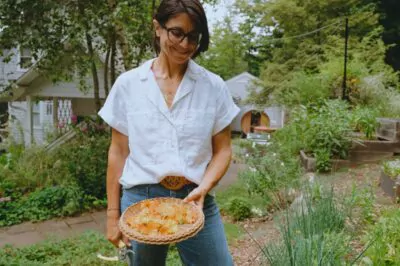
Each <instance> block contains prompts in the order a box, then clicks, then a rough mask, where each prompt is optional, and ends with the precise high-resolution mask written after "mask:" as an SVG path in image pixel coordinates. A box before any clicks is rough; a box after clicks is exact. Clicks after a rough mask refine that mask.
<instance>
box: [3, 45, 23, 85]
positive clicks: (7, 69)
mask: <svg viewBox="0 0 400 266" xmlns="http://www.w3.org/2000/svg"><path fill="white" fill-rule="evenodd" d="M3 53H4V55H3V56H2V57H0V84H1V85H2V86H1V87H2V88H0V91H1V90H3V88H4V86H5V85H7V84H8V83H9V81H10V80H16V79H18V78H19V77H20V76H21V75H22V74H24V72H25V71H24V70H21V69H20V67H19V57H18V56H17V53H18V50H17V49H11V50H3ZM10 53H13V54H14V55H13V56H12V57H11V60H10V61H9V62H7V63H5V62H3V60H4V58H5V57H6V56H7V55H9V54H10Z"/></svg>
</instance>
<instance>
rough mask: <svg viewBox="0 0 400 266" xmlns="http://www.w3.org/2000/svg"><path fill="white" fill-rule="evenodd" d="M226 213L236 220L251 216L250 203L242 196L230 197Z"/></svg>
mask: <svg viewBox="0 0 400 266" xmlns="http://www.w3.org/2000/svg"><path fill="white" fill-rule="evenodd" d="M227 210H228V214H229V215H230V216H231V217H232V218H233V219H235V220H236V221H241V220H244V219H246V218H249V217H250V216H251V205H250V203H249V202H248V201H247V200H245V199H243V198H239V197H236V198H232V199H230V201H229V203H228V209H227Z"/></svg>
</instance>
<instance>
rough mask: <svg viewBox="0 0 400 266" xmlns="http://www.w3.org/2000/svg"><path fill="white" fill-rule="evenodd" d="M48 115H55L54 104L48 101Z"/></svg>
mask: <svg viewBox="0 0 400 266" xmlns="http://www.w3.org/2000/svg"><path fill="white" fill-rule="evenodd" d="M46 115H49V116H50V115H51V116H52V115H53V102H51V101H46Z"/></svg>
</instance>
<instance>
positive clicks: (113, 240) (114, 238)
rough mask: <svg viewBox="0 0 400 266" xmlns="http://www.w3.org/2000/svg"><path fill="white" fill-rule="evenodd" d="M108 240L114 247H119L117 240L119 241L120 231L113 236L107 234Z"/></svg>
mask: <svg viewBox="0 0 400 266" xmlns="http://www.w3.org/2000/svg"><path fill="white" fill-rule="evenodd" d="M107 239H108V241H110V242H111V244H113V245H114V246H115V247H117V248H118V247H119V242H120V241H121V233H119V234H117V235H114V236H111V237H110V236H109V237H107Z"/></svg>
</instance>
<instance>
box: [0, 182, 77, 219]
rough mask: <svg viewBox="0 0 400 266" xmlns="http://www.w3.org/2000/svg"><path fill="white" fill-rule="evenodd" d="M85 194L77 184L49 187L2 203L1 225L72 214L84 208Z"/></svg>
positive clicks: (0, 211)
mask: <svg viewBox="0 0 400 266" xmlns="http://www.w3.org/2000/svg"><path fill="white" fill-rule="evenodd" d="M84 199H85V197H84V194H83V193H82V191H81V190H80V189H79V188H78V187H76V186H68V187H61V186H56V187H47V188H43V189H37V190H36V191H34V192H32V193H30V194H28V195H25V196H23V197H21V198H19V199H17V200H13V201H11V202H1V203H0V206H1V208H0V226H5V225H12V224H16V223H20V222H23V221H41V220H46V219H50V218H52V217H59V216H66V215H72V214H74V213H76V212H78V211H81V210H82V209H84Z"/></svg>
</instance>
